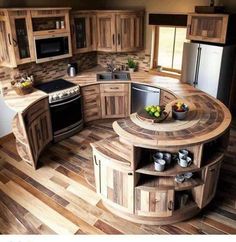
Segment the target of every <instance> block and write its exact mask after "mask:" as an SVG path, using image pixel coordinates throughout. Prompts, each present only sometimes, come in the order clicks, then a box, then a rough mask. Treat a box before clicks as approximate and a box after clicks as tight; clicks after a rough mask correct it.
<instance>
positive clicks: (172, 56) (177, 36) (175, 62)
mask: <svg viewBox="0 0 236 242" xmlns="http://www.w3.org/2000/svg"><path fill="white" fill-rule="evenodd" d="M185 41H186V28H176V27H159V41H158V65H160V66H162V67H166V68H170V69H177V70H181V64H182V54H183V43H184V42H185Z"/></svg>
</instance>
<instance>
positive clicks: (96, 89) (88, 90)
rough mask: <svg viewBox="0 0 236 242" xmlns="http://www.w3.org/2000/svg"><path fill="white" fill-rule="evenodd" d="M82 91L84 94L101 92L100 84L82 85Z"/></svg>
mask: <svg viewBox="0 0 236 242" xmlns="http://www.w3.org/2000/svg"><path fill="white" fill-rule="evenodd" d="M81 92H82V95H83V96H86V95H91V94H99V93H100V88H99V84H95V85H91V86H87V87H82V88H81Z"/></svg>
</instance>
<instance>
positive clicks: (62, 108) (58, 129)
mask: <svg viewBox="0 0 236 242" xmlns="http://www.w3.org/2000/svg"><path fill="white" fill-rule="evenodd" d="M50 111H51V120H52V129H53V134H54V136H58V135H60V134H65V133H68V132H69V131H71V130H75V129H76V128H77V127H79V126H81V125H82V123H83V117H82V109H81V96H80V95H76V96H74V97H71V98H68V99H66V100H63V101H59V102H57V103H53V104H50Z"/></svg>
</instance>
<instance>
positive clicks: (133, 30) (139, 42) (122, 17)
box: [116, 13, 143, 52]
mask: <svg viewBox="0 0 236 242" xmlns="http://www.w3.org/2000/svg"><path fill="white" fill-rule="evenodd" d="M116 27H117V51H119V52H127V51H137V50H140V49H142V48H143V14H142V13H130V14H129V13H127V14H118V15H117V16H116Z"/></svg>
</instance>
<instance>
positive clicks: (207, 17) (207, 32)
mask: <svg viewBox="0 0 236 242" xmlns="http://www.w3.org/2000/svg"><path fill="white" fill-rule="evenodd" d="M235 24H236V17H235V15H229V14H198V13H191V14H188V24H187V39H189V40H196V41H204V42H212V43H219V44H226V43H235V41H236V37H235V32H234V28H235V27H234V26H235Z"/></svg>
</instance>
